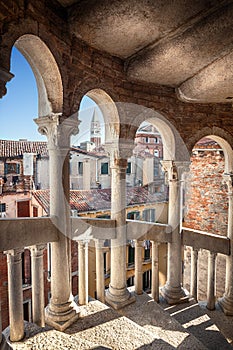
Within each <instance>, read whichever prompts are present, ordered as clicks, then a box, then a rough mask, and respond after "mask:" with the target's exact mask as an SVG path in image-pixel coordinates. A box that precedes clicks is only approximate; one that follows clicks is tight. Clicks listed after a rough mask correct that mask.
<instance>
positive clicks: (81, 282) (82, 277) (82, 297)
mask: <svg viewBox="0 0 233 350" xmlns="http://www.w3.org/2000/svg"><path fill="white" fill-rule="evenodd" d="M78 303H79V305H86V304H87V303H88V242H86V241H78Z"/></svg>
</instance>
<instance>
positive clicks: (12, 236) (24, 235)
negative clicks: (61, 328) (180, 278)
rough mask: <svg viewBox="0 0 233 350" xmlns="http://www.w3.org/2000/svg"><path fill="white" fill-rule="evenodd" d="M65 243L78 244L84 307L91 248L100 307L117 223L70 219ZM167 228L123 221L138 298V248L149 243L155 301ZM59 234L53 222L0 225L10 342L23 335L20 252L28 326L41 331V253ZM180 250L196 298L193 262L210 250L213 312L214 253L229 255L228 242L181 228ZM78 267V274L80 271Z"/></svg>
mask: <svg viewBox="0 0 233 350" xmlns="http://www.w3.org/2000/svg"><path fill="white" fill-rule="evenodd" d="M70 220H71V234H70V237H69V238H70V239H72V240H75V241H77V242H78V243H79V302H80V303H81V304H85V303H87V302H88V292H87V290H88V288H87V276H88V266H87V265H86V261H87V254H88V253H87V252H88V249H87V248H88V243H89V241H90V240H94V241H95V245H96V290H97V298H98V299H99V300H101V301H102V302H104V301H105V294H104V288H105V286H104V278H105V276H104V262H103V253H104V251H105V248H104V245H103V242H104V240H105V239H108V240H109V239H114V238H115V237H116V222H115V220H111V219H90V218H79V217H75V218H74V217H72V218H71V219H70ZM171 232H172V230H171V227H170V226H169V225H166V224H159V223H151V222H142V221H136V220H127V221H126V238H127V240H134V242H135V292H136V293H137V294H141V293H142V292H143V286H142V271H143V268H142V265H143V259H142V254H141V250H142V242H143V241H144V240H150V241H151V242H152V258H151V271H152V279H151V280H152V285H151V294H152V297H153V298H154V300H155V301H159V292H160V289H159V255H158V247H159V244H160V243H169V242H171V239H172V236H171ZM59 235H61V233H60V232H59V230H58V229H57V226H56V218H54V217H42V218H16V219H1V220H0V251H3V252H5V254H7V258H8V259H7V260H8V293H9V316H10V332H11V333H10V338H11V340H12V341H19V340H20V339H22V337H23V334H24V322H23V294H22V258H21V254H22V252H23V250H24V249H25V247H27V248H29V249H30V251H31V259H32V320H33V322H35V323H37V324H38V325H40V326H42V327H43V326H44V324H45V316H44V302H43V300H44V284H43V250H44V249H45V247H46V243H51V242H56V241H58V240H59ZM181 241H182V245H185V246H191V247H192V249H193V250H192V266H191V271H192V273H191V290H190V294H191V295H193V296H194V297H195V298H197V262H198V250H199V249H207V250H209V262H208V264H209V268H208V291H207V295H208V300H207V307H208V308H209V309H213V308H214V305H215V295H214V283H215V281H214V275H215V258H216V254H217V253H221V254H224V255H227V256H229V255H230V239H229V238H226V237H220V236H216V235H212V234H209V233H206V232H202V231H196V230H192V229H188V228H183V229H182V231H181ZM81 267H82V268H81Z"/></svg>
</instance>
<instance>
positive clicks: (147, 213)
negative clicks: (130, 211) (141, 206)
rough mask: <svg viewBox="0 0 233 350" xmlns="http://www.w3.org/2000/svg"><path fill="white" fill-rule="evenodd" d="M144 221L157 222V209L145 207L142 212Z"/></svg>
mask: <svg viewBox="0 0 233 350" xmlns="http://www.w3.org/2000/svg"><path fill="white" fill-rule="evenodd" d="M142 218H143V221H149V222H155V209H154V208H152V209H145V210H143V213H142Z"/></svg>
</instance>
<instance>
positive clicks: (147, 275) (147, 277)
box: [143, 270, 151, 290]
mask: <svg viewBox="0 0 233 350" xmlns="http://www.w3.org/2000/svg"><path fill="white" fill-rule="evenodd" d="M150 289H151V270H149V271H145V272H144V274H143V290H150Z"/></svg>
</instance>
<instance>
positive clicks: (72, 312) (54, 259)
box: [35, 114, 78, 330]
mask: <svg viewBox="0 0 233 350" xmlns="http://www.w3.org/2000/svg"><path fill="white" fill-rule="evenodd" d="M35 122H36V123H37V125H38V126H39V132H41V133H42V134H44V135H46V136H47V138H48V151H49V173H50V217H51V219H52V220H53V222H54V225H56V226H57V228H58V235H59V240H58V241H57V242H53V243H51V267H52V268H51V299H50V303H49V305H48V306H47V308H46V312H45V320H46V323H47V324H49V325H51V326H53V327H54V328H55V329H58V330H64V329H65V328H67V327H68V326H69V325H70V324H71V323H73V322H74V321H75V320H76V319H77V318H78V308H77V305H76V304H75V303H74V299H73V296H72V293H71V263H70V259H71V249H70V239H69V237H70V233H71V228H70V205H69V150H70V136H71V134H72V133H74V131H75V132H76V133H77V130H78V128H77V126H78V120H77V118H76V117H74V116H72V117H70V118H68V119H66V120H64V121H63V122H62V123H61V122H60V116H59V115H58V114H53V115H51V116H47V117H40V118H38V119H36V120H35ZM61 276H62V280H61Z"/></svg>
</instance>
